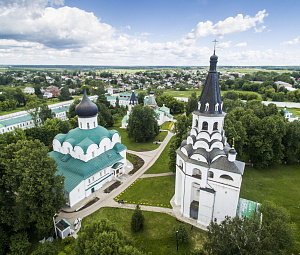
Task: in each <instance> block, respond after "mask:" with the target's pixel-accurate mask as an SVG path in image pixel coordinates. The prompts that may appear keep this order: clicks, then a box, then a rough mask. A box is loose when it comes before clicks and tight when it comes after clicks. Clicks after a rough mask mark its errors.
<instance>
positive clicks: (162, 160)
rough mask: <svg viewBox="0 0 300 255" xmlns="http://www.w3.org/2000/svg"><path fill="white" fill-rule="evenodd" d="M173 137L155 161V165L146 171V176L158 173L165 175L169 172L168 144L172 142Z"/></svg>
mask: <svg viewBox="0 0 300 255" xmlns="http://www.w3.org/2000/svg"><path fill="white" fill-rule="evenodd" d="M174 138H175V137H174V136H173V137H172V138H171V140H170V141H169V142H168V144H167V146H166V147H165V149H164V150H163V152H162V153H161V154H160V156H159V158H158V159H157V160H156V161H155V163H154V164H153V165H152V166H151V167H150V168H149V169H148V170H147V171H146V174H160V173H167V172H170V169H169V165H168V164H169V161H170V158H169V155H168V153H169V149H170V144H171V142H172V141H173V140H174Z"/></svg>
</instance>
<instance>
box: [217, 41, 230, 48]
mask: <svg viewBox="0 0 300 255" xmlns="http://www.w3.org/2000/svg"><path fill="white" fill-rule="evenodd" d="M230 46H231V41H228V42H222V43H220V44H219V45H218V46H217V48H221V49H227V48H229V47H230Z"/></svg>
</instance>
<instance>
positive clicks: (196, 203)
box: [190, 200, 199, 220]
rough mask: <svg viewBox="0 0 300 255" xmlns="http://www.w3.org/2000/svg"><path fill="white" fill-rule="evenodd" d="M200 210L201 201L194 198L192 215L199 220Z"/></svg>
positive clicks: (191, 208)
mask: <svg viewBox="0 0 300 255" xmlns="http://www.w3.org/2000/svg"><path fill="white" fill-rule="evenodd" d="M198 211H199V201H195V200H193V202H192V203H191V206H190V217H191V218H193V219H195V220H197V219H198Z"/></svg>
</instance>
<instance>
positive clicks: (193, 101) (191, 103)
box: [186, 92, 198, 116]
mask: <svg viewBox="0 0 300 255" xmlns="http://www.w3.org/2000/svg"><path fill="white" fill-rule="evenodd" d="M197 103H198V99H197V95H196V92H193V93H192V94H191V96H190V97H189V99H188V102H187V104H186V115H187V116H189V115H190V113H192V112H193V111H195V110H196V107H197Z"/></svg>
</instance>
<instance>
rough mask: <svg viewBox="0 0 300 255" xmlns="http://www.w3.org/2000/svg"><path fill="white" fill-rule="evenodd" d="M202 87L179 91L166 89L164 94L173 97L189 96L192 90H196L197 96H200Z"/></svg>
mask: <svg viewBox="0 0 300 255" xmlns="http://www.w3.org/2000/svg"><path fill="white" fill-rule="evenodd" d="M201 91H202V89H189V90H185V91H179V90H166V91H165V92H164V94H165V95H172V96H174V97H190V95H191V94H192V93H194V92H196V94H197V97H199V96H200V94H201Z"/></svg>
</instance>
